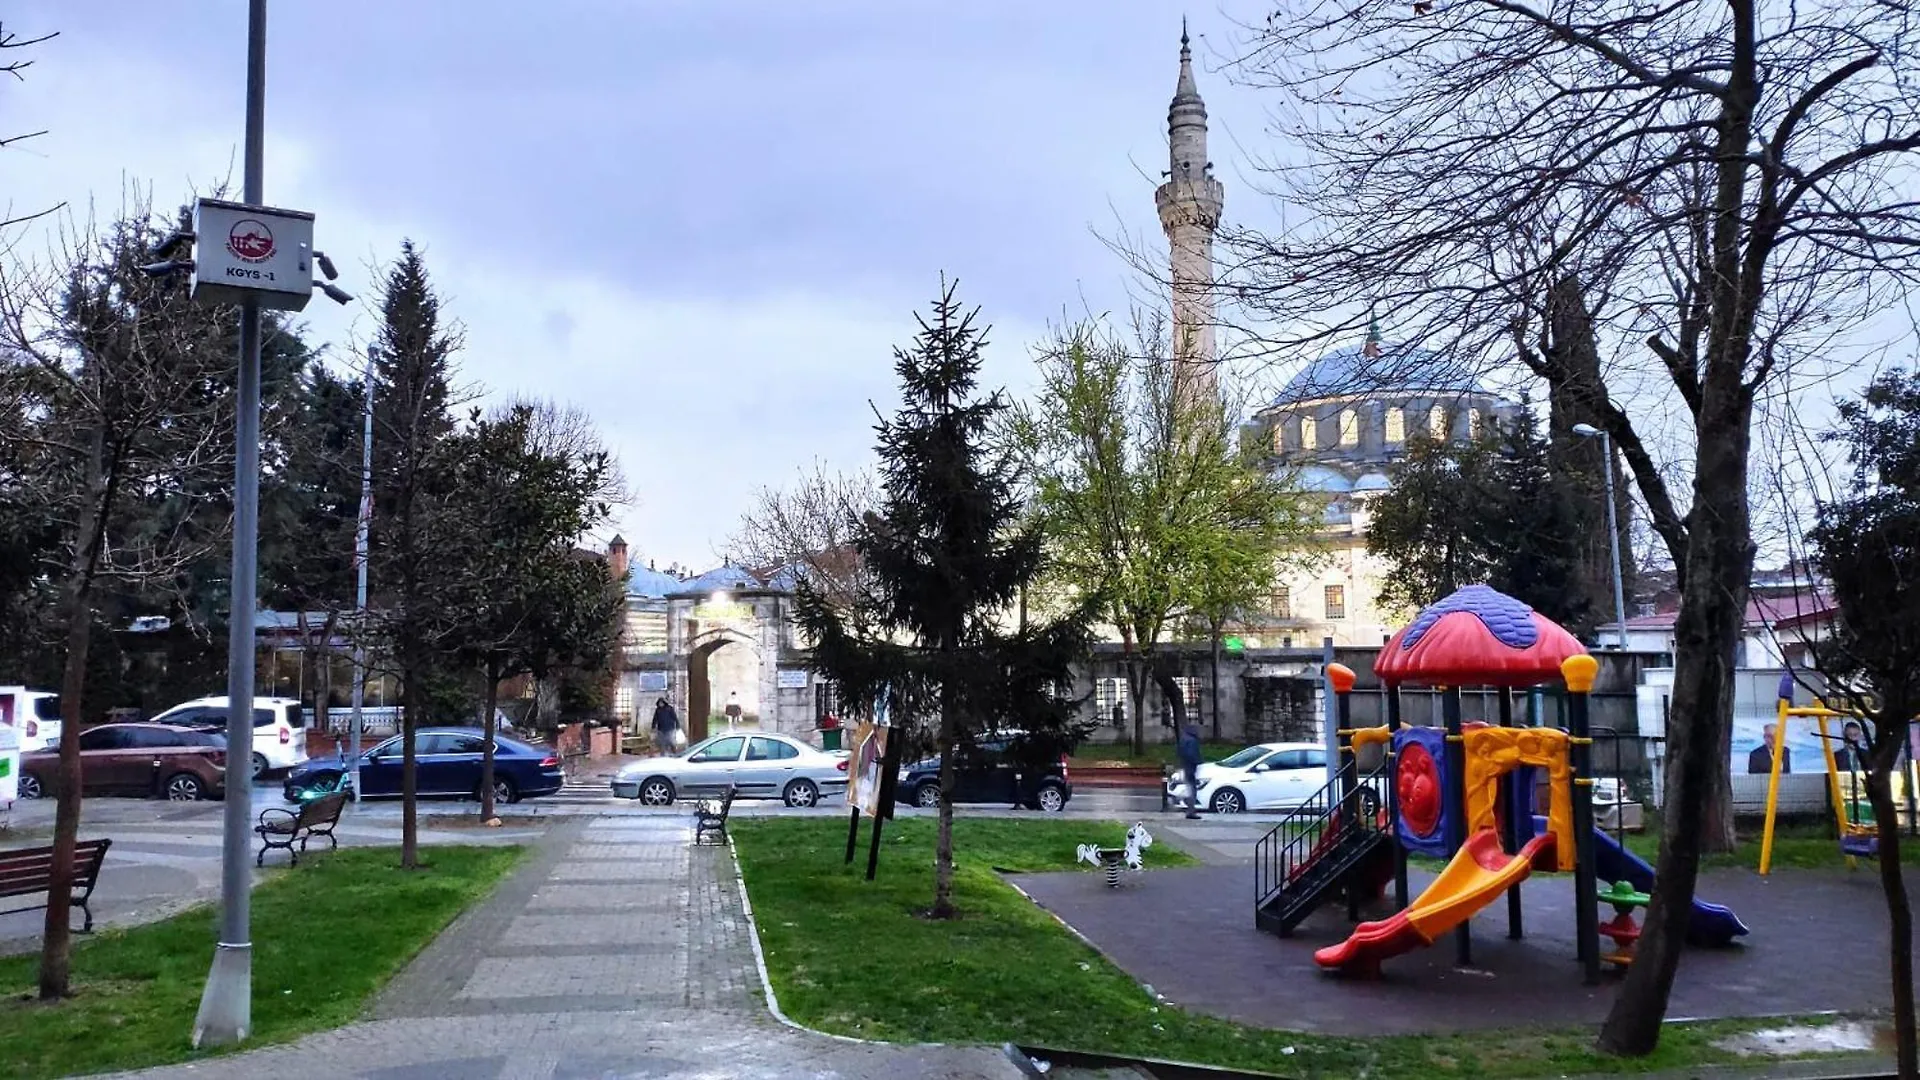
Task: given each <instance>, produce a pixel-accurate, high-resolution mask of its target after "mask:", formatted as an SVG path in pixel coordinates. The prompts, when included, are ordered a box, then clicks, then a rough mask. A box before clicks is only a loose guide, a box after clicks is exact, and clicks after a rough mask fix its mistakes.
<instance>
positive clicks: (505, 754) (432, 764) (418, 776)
mask: <svg viewBox="0 0 1920 1080" xmlns="http://www.w3.org/2000/svg"><path fill="white" fill-rule="evenodd" d="M486 747H487V743H486V734H485V733H484V732H482V731H481V730H480V729H479V728H425V729H422V730H420V731H418V732H415V733H414V746H413V753H414V784H415V789H416V794H417V795H418V796H419V797H420V798H422V799H447V798H454V799H477V798H479V797H480V766H481V759H482V758H483V757H484V756H485V754H486ZM405 752H406V749H405V745H404V742H403V740H402V739H401V737H400V736H398V735H395V736H394V737H392V738H390V739H387V740H385V741H383V742H381V743H379V744H378V745H376V746H375V747H374V748H373V749H371V750H368V751H367V752H366V753H365V754H363V755H361V759H360V797H361V798H363V799H397V798H399V797H400V780H401V769H402V767H403V764H404V760H403V759H404V755H405ZM347 771H348V769H347V759H346V757H345V756H344V755H335V756H333V757H326V758H314V759H311V760H309V761H306V762H304V763H302V764H300V765H297V766H295V767H294V768H293V770H292V771H291V772H289V773H287V778H286V780H285V781H284V782H283V783H282V784H281V794H283V795H284V796H285V797H286V800H287V801H288V802H300V801H302V798H301V797H302V796H303V795H305V794H307V793H310V792H313V791H323V790H324V791H333V790H337V789H338V788H339V786H340V781H341V777H342V776H344V775H345V774H346V773H347ZM560 784H561V774H560V756H559V754H557V753H555V752H554V751H553V750H551V749H549V748H547V747H544V746H533V745H530V744H528V743H523V742H521V741H520V740H518V739H509V738H506V737H504V736H498V735H496V736H495V737H494V740H493V799H494V801H495V802H497V803H512V802H519V801H520V800H521V799H530V798H533V797H535V796H538V795H551V794H553V793H554V792H556V791H559V790H560Z"/></svg>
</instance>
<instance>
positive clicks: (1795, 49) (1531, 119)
mask: <svg viewBox="0 0 1920 1080" xmlns="http://www.w3.org/2000/svg"><path fill="white" fill-rule="evenodd" d="M1246 29H1247V31H1248V40H1247V48H1246V49H1245V50H1244V51H1243V52H1242V54H1241V55H1240V56H1239V58H1238V59H1237V61H1236V63H1235V65H1234V67H1235V71H1236V72H1237V73H1238V74H1239V76H1240V77H1241V78H1242V79H1243V80H1245V81H1247V82H1249V83H1253V84H1256V85H1261V86H1265V87H1270V88H1274V89H1277V90H1279V91H1281V92H1282V95H1283V102H1284V103H1283V105H1282V107H1281V109H1280V110H1279V112H1278V113H1277V121H1278V127H1279V129H1280V130H1279V132H1278V133H1279V134H1280V135H1282V136H1283V137H1284V138H1286V139H1287V140H1289V143H1290V145H1291V146H1293V147H1297V148H1298V150H1299V151H1300V157H1299V160H1297V161H1293V162H1288V163H1283V164H1276V165H1275V166H1274V168H1273V176H1274V177H1275V179H1276V184H1275V187H1276V191H1277V193H1279V194H1281V195H1283V197H1284V198H1285V199H1286V200H1287V203H1288V204H1289V207H1290V212H1289V215H1288V216H1289V218H1290V219H1291V220H1294V221H1299V222H1301V224H1299V225H1298V226H1297V227H1293V228H1290V229H1288V230H1286V231H1283V232H1280V233H1278V234H1267V233H1261V232H1258V231H1253V230H1238V231H1232V230H1230V231H1229V232H1228V234H1227V237H1226V239H1227V247H1228V250H1229V251H1230V252H1231V255H1232V258H1231V259H1230V261H1229V266H1228V268H1227V273H1226V274H1225V275H1224V278H1225V280H1226V282H1227V286H1228V289H1229V290H1230V292H1232V293H1233V294H1235V295H1237V296H1239V297H1241V298H1243V299H1244V300H1245V301H1246V303H1247V304H1248V306H1249V307H1250V308H1251V310H1253V311H1254V312H1255V313H1257V314H1258V315H1259V316H1260V317H1261V318H1262V320H1263V321H1264V326H1263V329H1264V332H1265V333H1266V334H1267V337H1268V340H1269V341H1270V342H1271V344H1272V345H1273V346H1274V347H1275V349H1276V352H1277V353H1284V352H1285V351H1286V350H1288V349H1291V350H1292V351H1294V352H1296V353H1298V352H1301V351H1304V350H1311V349H1313V348H1315V347H1318V345H1320V344H1321V343H1323V342H1325V341H1326V340H1328V339H1329V338H1330V337H1332V336H1334V335H1338V334H1350V333H1354V332H1355V331H1357V328H1358V325H1359V323H1360V321H1361V320H1362V319H1364V317H1365V315H1364V311H1363V310H1361V309H1360V308H1359V306H1358V305H1365V304H1369V303H1371V304H1375V305H1377V306H1378V309H1379V310H1381V311H1391V312H1393V313H1394V314H1395V317H1396V319H1397V320H1398V323H1399V326H1398V330H1399V331H1400V332H1401V335H1402V336H1404V337H1416V338H1420V339H1423V340H1425V341H1426V342H1428V343H1429V344H1436V345H1444V346H1445V347H1447V348H1450V349H1451V350H1452V351H1453V352H1454V353H1455V354H1456V355H1457V356H1460V357H1463V358H1472V359H1473V360H1475V361H1477V362H1480V363H1482V364H1484V365H1487V366H1489V367H1506V366H1509V365H1511V364H1512V363H1513V361H1514V360H1515V359H1516V353H1518V354H1519V355H1518V357H1517V359H1519V360H1521V361H1523V362H1524V363H1530V364H1531V365H1532V366H1533V371H1534V373H1536V374H1547V373H1548V372H1549V371H1551V367H1550V365H1551V364H1552V363H1553V362H1554V361H1553V360H1552V359H1551V357H1552V356H1553V355H1554V354H1555V353H1556V352H1557V353H1558V354H1560V355H1561V356H1563V357H1564V356H1565V354H1566V353H1567V351H1569V350H1576V349H1580V348H1584V347H1585V345H1584V343H1583V340H1582V335H1583V332H1584V330H1583V327H1584V326H1590V327H1591V329H1592V333H1593V340H1594V344H1595V346H1596V347H1597V348H1598V349H1600V350H1602V356H1603V357H1604V358H1605V359H1606V361H1607V362H1605V363H1603V364H1601V365H1599V371H1600V372H1601V377H1600V378H1599V379H1598V380H1597V384H1596V385H1589V386H1588V387H1586V389H1587V391H1588V393H1587V401H1586V404H1587V406H1588V407H1589V408H1591V409H1592V410H1593V412H1594V414H1595V415H1596V416H1597V417H1598V420H1597V421H1596V422H1597V423H1601V424H1602V426H1604V427H1606V428H1607V429H1608V430H1609V431H1611V432H1612V433H1613V435H1614V438H1615V442H1616V444H1617V445H1618V446H1620V448H1621V450H1622V451H1623V453H1624V454H1625V457H1626V461H1627V464H1628V467H1629V469H1630V471H1631V472H1632V473H1633V475H1634V478H1635V481H1636V483H1637V485H1638V487H1639V489H1640V494H1641V496H1642V499H1643V501H1644V503H1645V504H1646V506H1647V508H1648V511H1649V514H1650V517H1651V519H1652V524H1653V526H1654V528H1655V530H1656V532H1657V533H1658V534H1659V536H1660V537H1661V540H1662V542H1663V543H1664V544H1665V545H1666V546H1667V547H1668V548H1669V550H1670V551H1671V553H1672V554H1673V556H1674V563H1675V566H1676V568H1677V570H1678V572H1679V574H1680V578H1681V589H1682V595H1681V606H1680V612H1679V616H1678V623H1677V626H1676V628H1675V637H1676V652H1677V670H1676V673H1675V680H1674V690H1673V707H1672V716H1673V721H1672V723H1671V725H1670V727H1669V731H1668V740H1669V743H1668V745H1669V750H1668V760H1669V765H1668V769H1667V793H1666V813H1665V816H1664V829H1663V833H1662V837H1661V844H1660V854H1659V861H1658V868H1657V869H1658V887H1657V889H1656V891H1655V894H1654V896H1655V898H1654V901H1653V906H1652V908H1651V910H1650V912H1649V914H1648V918H1647V927H1646V933H1645V937H1643V939H1642V941H1641V944H1640V947H1639V956H1638V960H1637V961H1636V963H1635V964H1634V965H1633V967H1632V968H1631V969H1630V970H1629V972H1628V974H1627V976H1626V981H1625V984H1624V986H1623V988H1622V991H1621V993H1620V994H1619V995H1618V997H1617V999H1616V1001H1615V1004H1614V1007H1613V1011H1612V1012H1611V1014H1610V1015H1609V1017H1608V1019H1607V1022H1606V1024H1605V1025H1604V1027H1603V1028H1602V1030H1601V1033H1600V1046H1601V1047H1602V1048H1603V1049H1605V1050H1608V1051H1612V1052H1616V1053H1623V1054H1644V1053H1647V1052H1649V1051H1651V1050H1652V1049H1653V1048H1654V1046H1655V1045H1656V1044H1657V1041H1658V1038H1659V1029H1660V1021H1661V1019H1662V1017H1663V1016H1664V1014H1665V1011H1666V1006H1667V999H1668V994H1669V991H1670V989H1671V987H1672V983H1673V978H1674V973H1675V970H1676V968H1677V966H1678V963H1679V956H1680V948H1681V944H1682V941H1683V939H1684V936H1685V930H1686V924H1687V916H1688V908H1689V905H1690V903H1691V900H1692V896H1693V889H1694V883H1695V878H1696V875H1697V871H1698V866H1699V856H1700V853H1701V849H1702V838H1703V837H1706V838H1708V839H1709V840H1714V841H1724V840H1725V839H1727V837H1726V836H1725V835H1724V827H1723V824H1722V818H1721V816H1720V815H1719V814H1718V813H1717V812H1716V801H1717V799H1718V797H1719V796H1718V794H1717V793H1718V792H1720V791H1722V790H1723V789H1724V788H1723V785H1724V774H1725V771H1726V769H1727V767H1728V766H1727V760H1726V759H1727V756H1728V752H1727V746H1728V742H1729V737H1730V729H1731V711H1732V668H1733V659H1734V651H1735V646H1736V644H1737V641H1738V637H1739V633H1740V629H1741V622H1742V615H1743V612H1744V608H1745V604H1746V599H1747V595H1748V578H1749V574H1750V572H1751V567H1752V560H1753V539H1752V530H1751V510H1750V504H1749V493H1748V487H1749V478H1750V475H1749V470H1750V453H1749V450H1750V445H1751V440H1752V426H1753V418H1754V405H1755V398H1756V395H1757V394H1759V393H1760V392H1762V390H1763V389H1764V388H1767V387H1768V386H1769V385H1770V384H1774V383H1778V382H1782V381H1786V382H1787V383H1788V384H1789V385H1790V384H1791V380H1793V379H1794V378H1796V377H1797V376H1804V375H1807V374H1809V373H1811V372H1814V371H1816V370H1818V367H1819V365H1821V364H1822V362H1823V356H1822V353H1823V352H1824V353H1827V354H1828V355H1831V347H1832V345H1833V343H1834V342H1835V340H1836V336H1837V335H1839V334H1842V333H1843V332H1844V331H1845V330H1847V329H1858V328H1859V327H1861V326H1863V325H1865V324H1866V323H1867V322H1868V321H1870V320H1872V319H1873V318H1874V317H1875V316H1876V314H1878V313H1879V312H1881V311H1883V310H1884V309H1885V307H1886V305H1887V304H1888V303H1890V302H1891V301H1892V300H1894V299H1895V298H1897V297H1898V296H1899V295H1902V294H1903V293H1904V292H1905V291H1906V290H1907V289H1909V288H1910V287H1911V284H1912V281H1913V279H1914V273H1915V270H1916V259H1920V203H1916V199H1915V188H1914V186H1913V182H1912V181H1913V165H1914V162H1915V159H1914V154H1915V152H1916V150H1920V93H1917V92H1916V87H1915V85H1914V83H1915V76H1916V74H1917V73H1916V70H1915V60H1914V57H1915V56H1916V55H1917V54H1916V47H1920V26H1916V23H1915V22H1914V20H1913V19H1912V17H1911V15H1910V13H1908V12H1906V11H1905V10H1904V9H1902V8H1899V7H1897V6H1895V5H1890V4H1882V3H1868V4H1854V3H1847V2H1841V0H1816V2H1815V3H1813V4H1805V3H1800V4H1788V3H1785V2H1782V0H1774V2H1765V0H1728V2H1727V3H1724V4H1716V5H1695V4H1671V5H1660V6H1652V7H1649V6H1646V5H1642V4H1634V3H1628V2H1626V0H1602V2H1601V3H1599V4H1597V5H1586V6H1581V7H1578V8H1575V7H1573V6H1569V5H1567V4H1564V3H1554V4H1536V3H1533V2H1530V0H1461V2H1457V3H1453V4H1448V5H1432V4H1426V3H1416V4H1412V5H1409V4H1406V3H1404V2H1394V3H1388V2H1385V0H1358V2H1353V3H1346V4H1334V3H1332V2H1331V0H1293V2H1289V3H1287V4H1286V5H1285V6H1283V7H1281V8H1280V9H1279V10H1277V11H1275V12H1274V13H1273V14H1272V15H1271V16H1270V17H1269V18H1268V20H1267V21H1266V22H1265V23H1264V24H1261V25H1254V26H1250V27H1247V28H1246ZM1543 326H1544V329H1543ZM1276 328H1278V329H1276ZM1543 343H1544V350H1543V348H1542V345H1543ZM1530 356H1531V358H1530ZM1578 367H1579V368H1580V369H1581V370H1582V371H1583V372H1584V373H1585V374H1586V375H1587V376H1588V377H1589V381H1590V382H1592V381H1594V380H1591V373H1592V371H1593V370H1594V366H1593V365H1589V364H1581V365H1578ZM1563 375H1565V376H1566V377H1577V373H1575V372H1563ZM1656 386H1657V389H1655V387H1656ZM1636 392H1639V393H1653V394H1658V395H1660V396H1663V397H1669V398H1672V399H1673V400H1675V401H1677V402H1678V403H1679V405H1680V408H1681V413H1682V415H1683V416H1684V417H1685V419H1687V420H1689V421H1690V422H1691V423H1690V427H1691V431H1690V432H1683V433H1680V434H1679V435H1677V436H1676V437H1677V438H1678V439H1679V441H1680V442H1681V443H1682V445H1683V447H1684V450H1683V456H1684V460H1685V470H1684V471H1685V474H1686V487H1685V488H1684V489H1678V488H1676V486H1673V485H1669V484H1668V483H1667V474H1666V472H1665V471H1664V470H1663V469H1662V467H1661V463H1659V462H1658V461H1656V460H1654V458H1653V455H1652V453H1651V452H1650V451H1649V449H1648V446H1647V442H1648V440H1647V439H1645V438H1644V435H1645V433H1644V432H1640V431H1636V429H1635V425H1634V424H1633V423H1632V421H1631V420H1630V418H1629V416H1628V413H1627V408H1626V406H1627V405H1628V404H1629V403H1630V402H1631V401H1632V400H1633V398H1634V396H1635V394H1636Z"/></svg>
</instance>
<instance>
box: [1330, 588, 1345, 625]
mask: <svg viewBox="0 0 1920 1080" xmlns="http://www.w3.org/2000/svg"><path fill="white" fill-rule="evenodd" d="M1346 617H1347V587H1346V586H1345V585H1329V586H1327V618H1329V619H1344V618H1346Z"/></svg>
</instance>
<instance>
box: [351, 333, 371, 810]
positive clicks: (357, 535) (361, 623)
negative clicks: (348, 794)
mask: <svg viewBox="0 0 1920 1080" xmlns="http://www.w3.org/2000/svg"><path fill="white" fill-rule="evenodd" d="M361 394H362V396H363V397H364V398H365V399H366V410H365V411H366V422H365V426H364V428H363V430H362V432H361V435H360V521H359V524H358V525H357V526H355V528H354V530H353V566H354V571H355V573H356V574H357V576H358V579H359V580H358V581H357V582H356V583H355V584H354V588H353V610H354V614H355V618H354V630H353V734H352V737H351V738H350V739H349V740H348V750H347V777H348V782H349V783H350V784H351V785H352V787H353V801H354V802H359V801H360V733H361V732H362V731H365V730H366V725H365V721H364V720H363V719H362V713H361V709H362V708H363V707H364V706H365V704H366V699H367V646H366V627H367V534H368V532H369V530H370V529H372V527H373V351H372V350H371V349H369V350H368V351H367V381H366V387H365V389H364V390H362V392H361Z"/></svg>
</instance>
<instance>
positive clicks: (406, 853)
mask: <svg viewBox="0 0 1920 1080" xmlns="http://www.w3.org/2000/svg"><path fill="white" fill-rule="evenodd" d="M424 676H425V673H424V672H422V671H421V670H420V669H419V668H418V667H417V666H414V665H408V666H407V667H406V668H405V669H403V670H402V671H401V673H400V678H401V679H403V680H405V682H406V685H405V686H403V687H402V688H401V691H400V753H401V757H400V868H401V869H403V870H417V869H419V868H420V801H419V791H420V774H419V757H418V755H417V754H415V753H414V745H415V743H416V742H417V739H416V738H415V733H416V732H417V731H418V730H419V728H420V714H421V712H422V711H424V709H425V707H426V706H425V698H426V693H425V692H424V691H423V690H422V689H421V687H420V683H421V680H422V679H423V678H424Z"/></svg>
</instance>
